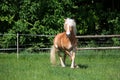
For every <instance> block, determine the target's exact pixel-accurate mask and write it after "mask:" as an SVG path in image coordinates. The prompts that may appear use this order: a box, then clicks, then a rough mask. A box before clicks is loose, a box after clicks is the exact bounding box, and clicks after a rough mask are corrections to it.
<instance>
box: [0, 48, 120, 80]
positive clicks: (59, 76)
mask: <svg viewBox="0 0 120 80" xmlns="http://www.w3.org/2000/svg"><path fill="white" fill-rule="evenodd" d="M66 63H67V67H66V68H62V67H60V65H59V60H57V65H56V66H52V65H51V64H50V61H49V54H48V53H38V54H37V53H32V54H31V53H27V52H22V53H20V55H19V59H17V58H16V54H15V53H11V54H0V80H120V50H106V51H92V50H91V51H87V50H85V51H79V52H77V54H76V63H77V64H78V65H79V67H80V68H78V69H71V68H70V61H69V58H67V62H66Z"/></svg>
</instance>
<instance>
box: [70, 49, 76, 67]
mask: <svg viewBox="0 0 120 80" xmlns="http://www.w3.org/2000/svg"><path fill="white" fill-rule="evenodd" d="M71 68H75V52H73V51H71Z"/></svg>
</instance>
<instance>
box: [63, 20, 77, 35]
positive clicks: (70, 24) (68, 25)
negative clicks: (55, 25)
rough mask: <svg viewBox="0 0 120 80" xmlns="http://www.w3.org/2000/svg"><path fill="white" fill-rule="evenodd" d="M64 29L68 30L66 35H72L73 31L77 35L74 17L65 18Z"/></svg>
mask: <svg viewBox="0 0 120 80" xmlns="http://www.w3.org/2000/svg"><path fill="white" fill-rule="evenodd" d="M64 20H65V22H64V29H65V31H66V35H67V36H70V35H71V34H72V33H74V35H76V23H75V21H74V20H73V19H70V18H67V19H64Z"/></svg>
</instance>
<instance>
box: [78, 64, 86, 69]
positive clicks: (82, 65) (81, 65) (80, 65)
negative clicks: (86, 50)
mask: <svg viewBox="0 0 120 80" xmlns="http://www.w3.org/2000/svg"><path fill="white" fill-rule="evenodd" d="M78 66H79V68H81V69H87V68H88V65H84V64H78Z"/></svg>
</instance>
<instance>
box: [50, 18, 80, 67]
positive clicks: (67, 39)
mask: <svg viewBox="0 0 120 80" xmlns="http://www.w3.org/2000/svg"><path fill="white" fill-rule="evenodd" d="M64 21H65V22H64V30H65V32H62V33H59V34H57V35H56V36H55V38H54V41H53V43H54V45H53V46H52V48H51V53H50V59H51V63H52V64H55V63H56V62H55V61H56V59H55V53H56V52H58V51H63V52H64V58H62V55H61V53H58V55H59V58H60V62H61V66H62V67H65V59H66V55H68V56H70V59H71V68H76V67H78V66H77V65H76V64H75V53H76V48H77V39H76V37H75V36H76V31H77V30H76V22H75V21H74V20H73V19H70V18H67V19H64Z"/></svg>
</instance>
